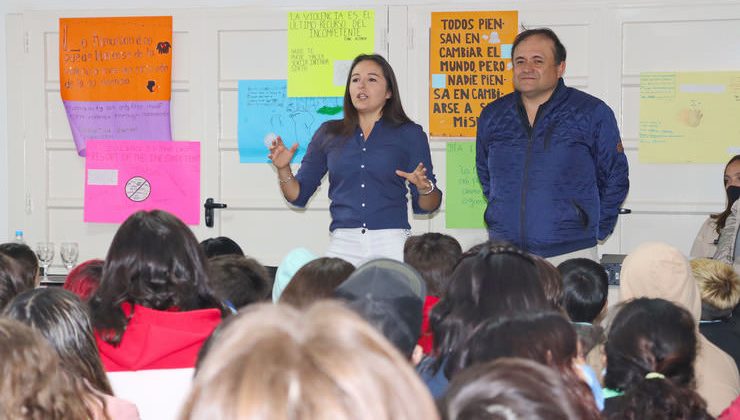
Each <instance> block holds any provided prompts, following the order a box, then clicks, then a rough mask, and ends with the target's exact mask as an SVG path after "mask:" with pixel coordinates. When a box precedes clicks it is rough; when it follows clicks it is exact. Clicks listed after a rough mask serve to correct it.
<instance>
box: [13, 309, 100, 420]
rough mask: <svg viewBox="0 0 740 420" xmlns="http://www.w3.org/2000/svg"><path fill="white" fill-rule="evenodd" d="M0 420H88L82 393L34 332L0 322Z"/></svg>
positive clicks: (29, 328) (27, 327)
mask: <svg viewBox="0 0 740 420" xmlns="http://www.w3.org/2000/svg"><path fill="white" fill-rule="evenodd" d="M0 361H2V362H0V418H3V419H28V420H56V419H72V420H77V419H89V418H91V417H92V413H91V411H90V410H89V409H88V408H87V406H86V404H85V401H84V397H82V395H83V394H84V391H83V390H82V389H79V388H78V387H77V386H76V385H75V382H74V381H71V380H69V378H68V377H67V376H66V375H65V374H64V372H63V371H62V369H61V367H60V365H59V357H58V356H57V354H56V353H55V352H54V350H53V349H52V348H51V345H50V344H49V343H48V342H47V341H46V339H44V337H42V336H41V334H40V333H39V332H37V331H34V330H33V329H32V328H31V327H29V326H26V325H24V324H22V323H20V322H18V321H15V320H12V319H6V318H0Z"/></svg>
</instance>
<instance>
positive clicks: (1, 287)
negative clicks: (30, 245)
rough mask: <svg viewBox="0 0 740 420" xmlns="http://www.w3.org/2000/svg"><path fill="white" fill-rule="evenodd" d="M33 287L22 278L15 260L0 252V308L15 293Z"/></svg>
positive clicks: (0, 308)
mask: <svg viewBox="0 0 740 420" xmlns="http://www.w3.org/2000/svg"><path fill="white" fill-rule="evenodd" d="M31 289H33V286H30V285H29V284H28V283H26V282H25V281H24V279H23V273H22V270H21V268H20V266H19V265H18V263H16V261H15V260H14V259H12V258H10V257H9V256H7V255H5V254H0V310H2V309H3V308H4V307H5V305H7V304H8V302H10V301H11V300H12V299H13V298H14V297H15V296H16V295H18V294H19V293H22V292H24V291H26V290H31Z"/></svg>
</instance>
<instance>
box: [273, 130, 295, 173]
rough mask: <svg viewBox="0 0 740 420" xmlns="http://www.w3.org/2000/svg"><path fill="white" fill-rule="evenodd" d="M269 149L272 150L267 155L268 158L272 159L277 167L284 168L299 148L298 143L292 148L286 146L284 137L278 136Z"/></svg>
mask: <svg viewBox="0 0 740 420" xmlns="http://www.w3.org/2000/svg"><path fill="white" fill-rule="evenodd" d="M268 149H269V150H270V154H268V155H267V158H268V159H270V160H271V161H272V164H273V165H275V167H276V168H278V169H283V168H285V167H287V166H288V165H290V161H291V160H292V159H293V156H294V155H295V151H296V150H298V143H293V145H292V146H291V147H290V149H288V148H287V147H285V144H284V143H283V139H281V138H280V136H278V137H277V138H276V139H275V140H274V141H273V142H272V144H271V145H270V146H269V147H268Z"/></svg>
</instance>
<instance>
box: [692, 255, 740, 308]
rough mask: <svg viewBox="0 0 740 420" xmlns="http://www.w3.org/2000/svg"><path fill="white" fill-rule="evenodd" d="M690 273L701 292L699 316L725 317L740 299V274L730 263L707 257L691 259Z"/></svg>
mask: <svg viewBox="0 0 740 420" xmlns="http://www.w3.org/2000/svg"><path fill="white" fill-rule="evenodd" d="M691 273H692V274H693V276H694V279H696V282H697V283H698V284H699V292H700V293H701V318H702V319H704V320H709V321H712V320H717V319H723V318H727V317H728V316H730V315H731V314H732V310H733V309H735V307H736V306H737V304H738V301H740V276H738V274H737V273H736V272H735V270H733V269H732V266H731V265H728V264H725V263H723V262H722V261H717V260H711V259H709V258H697V259H694V260H691Z"/></svg>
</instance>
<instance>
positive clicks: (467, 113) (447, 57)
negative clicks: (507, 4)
mask: <svg viewBox="0 0 740 420" xmlns="http://www.w3.org/2000/svg"><path fill="white" fill-rule="evenodd" d="M518 26H519V17H518V12H517V11H505V12H433V13H432V28H431V35H430V42H429V134H430V135H431V136H445V137H475V132H476V127H477V124H478V116H479V115H480V112H481V110H483V107H485V106H486V105H487V104H488V103H489V102H492V101H494V100H496V99H498V98H500V97H501V96H504V95H506V94H507V93H510V92H512V91H513V89H514V86H513V84H512V80H511V78H512V70H511V44H512V43H513V42H514V38H515V37H516V35H517V33H518Z"/></svg>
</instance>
